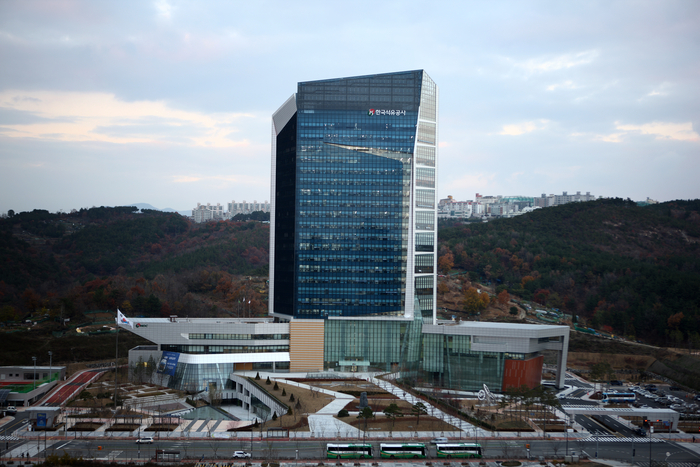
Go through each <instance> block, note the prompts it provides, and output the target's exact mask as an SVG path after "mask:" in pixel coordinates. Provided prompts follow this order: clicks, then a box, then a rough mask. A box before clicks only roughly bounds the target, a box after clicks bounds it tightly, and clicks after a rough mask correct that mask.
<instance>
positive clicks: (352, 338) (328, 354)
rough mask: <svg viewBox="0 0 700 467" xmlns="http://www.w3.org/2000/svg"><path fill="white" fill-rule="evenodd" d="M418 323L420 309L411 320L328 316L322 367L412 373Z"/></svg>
mask: <svg viewBox="0 0 700 467" xmlns="http://www.w3.org/2000/svg"><path fill="white" fill-rule="evenodd" d="M422 326H423V318H422V317H421V314H420V313H416V314H415V316H414V319H413V320H407V319H329V320H328V321H326V325H325V326H324V332H325V346H324V347H325V348H324V352H323V355H324V358H323V359H324V369H326V370H329V369H331V370H335V371H392V372H396V371H400V372H401V373H402V374H403V375H404V376H405V375H407V374H415V373H416V372H417V371H418V366H419V362H420V350H421V338H422V332H421V331H422Z"/></svg>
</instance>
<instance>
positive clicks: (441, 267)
mask: <svg viewBox="0 0 700 467" xmlns="http://www.w3.org/2000/svg"><path fill="white" fill-rule="evenodd" d="M454 266H455V257H454V255H453V254H452V252H450V251H448V252H446V253H445V254H443V255H442V256H440V257H439V258H438V271H439V272H441V273H442V274H448V273H449V272H450V271H451V270H452V268H453V267H454Z"/></svg>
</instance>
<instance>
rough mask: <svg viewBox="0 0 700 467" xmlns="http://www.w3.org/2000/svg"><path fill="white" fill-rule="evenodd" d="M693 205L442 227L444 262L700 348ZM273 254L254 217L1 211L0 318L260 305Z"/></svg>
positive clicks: (592, 318)
mask: <svg viewBox="0 0 700 467" xmlns="http://www.w3.org/2000/svg"><path fill="white" fill-rule="evenodd" d="M699 213H700V201H697V200H696V201H675V202H670V203H664V204H659V205H653V206H646V207H639V206H637V205H636V204H634V203H632V202H629V201H624V200H621V199H617V200H599V201H594V202H587V203H572V204H567V205H564V206H558V207H552V208H546V209H540V210H536V211H534V212H532V213H530V214H525V215H522V216H519V217H515V218H512V219H501V220H495V221H492V222H489V223H486V224H483V223H470V224H458V225H449V224H441V226H440V229H439V240H440V245H439V267H440V268H442V272H446V269H453V272H455V271H466V272H468V273H469V274H470V275H471V276H472V280H482V281H484V282H491V283H492V284H493V285H495V286H496V288H497V292H500V291H501V290H502V289H506V290H507V291H508V292H509V293H510V294H511V295H514V296H519V297H522V298H525V299H530V300H534V301H537V302H539V303H541V304H543V305H547V306H550V307H553V308H558V309H560V310H567V311H568V312H570V313H572V314H575V315H578V316H579V317H580V318H581V320H582V321H584V322H585V324H587V325H590V326H593V327H595V328H598V329H601V330H607V331H612V332H615V333H619V334H624V335H626V336H630V337H635V338H638V339H644V340H646V341H649V342H655V343H658V344H662V345H686V344H689V343H690V344H692V346H693V347H694V348H698V347H700V247H699V245H698V244H699V242H700V214H699ZM268 252H269V227H268V225H267V224H264V223H261V222H237V221H228V222H210V223H206V224H194V223H192V222H190V221H189V220H187V219H186V218H184V217H182V216H180V215H179V214H175V213H163V212H160V211H145V212H139V211H138V210H137V209H136V208H134V207H119V208H104V207H102V208H92V209H82V210H80V211H78V212H74V213H71V214H63V213H62V214H52V213H49V212H47V211H40V210H35V211H32V212H29V213H20V214H15V215H13V216H11V217H8V218H5V219H0V261H1V264H2V267H1V268H0V321H19V320H24V319H27V318H29V317H30V316H31V317H32V319H34V320H36V319H37V318H38V317H42V316H46V315H48V316H50V317H52V318H56V319H58V318H72V319H73V320H80V319H84V317H85V315H84V313H85V312H90V311H93V310H110V311H112V312H113V311H114V310H115V309H116V308H117V307H119V308H120V309H122V310H123V311H125V312H128V313H129V314H131V315H134V316H168V315H170V314H179V315H187V316H212V315H226V314H228V315H231V314H233V315H238V314H240V313H242V311H245V313H246V314H251V315H255V314H258V315H266V314H267V303H266V301H265V300H266V297H265V294H266V288H265V283H264V282H265V279H266V278H267V274H268ZM249 276H253V277H254V276H257V277H258V278H259V279H258V280H257V281H256V280H255V279H253V280H249ZM438 290H439V288H438ZM244 301H245V302H246V303H245V308H246V309H245V310H241V307H242V303H243V302H244ZM248 302H250V303H248ZM80 322H82V321H80Z"/></svg>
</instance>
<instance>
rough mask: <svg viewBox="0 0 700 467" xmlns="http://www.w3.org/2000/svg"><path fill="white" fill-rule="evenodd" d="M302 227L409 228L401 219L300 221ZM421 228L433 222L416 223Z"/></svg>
mask: <svg viewBox="0 0 700 467" xmlns="http://www.w3.org/2000/svg"><path fill="white" fill-rule="evenodd" d="M299 228H300V229H346V230H348V229H352V230H387V229H390V228H391V229H394V230H397V229H399V230H404V229H407V228H408V223H406V222H403V223H401V222H400V221H394V222H389V221H377V222H371V223H370V222H352V221H348V222H343V223H339V222H337V221H336V222H322V221H318V220H316V221H299ZM416 228H417V229H419V230H433V224H432V223H431V224H428V223H421V224H416Z"/></svg>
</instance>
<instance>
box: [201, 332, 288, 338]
mask: <svg viewBox="0 0 700 467" xmlns="http://www.w3.org/2000/svg"><path fill="white" fill-rule="evenodd" d="M188 338H189V339H212V340H267V339H275V340H279V339H289V334H219V333H201V332H199V333H198V332H191V333H189V335H188Z"/></svg>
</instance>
